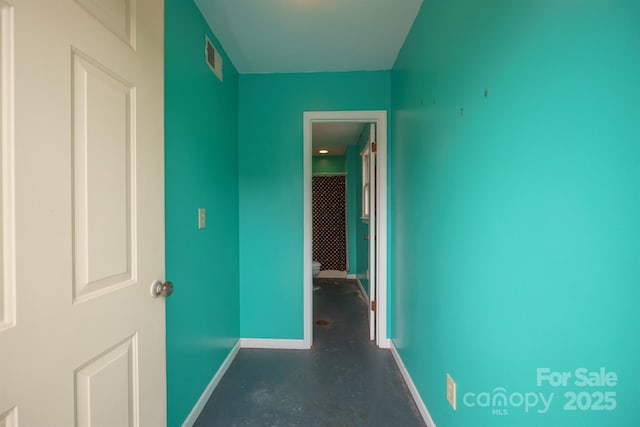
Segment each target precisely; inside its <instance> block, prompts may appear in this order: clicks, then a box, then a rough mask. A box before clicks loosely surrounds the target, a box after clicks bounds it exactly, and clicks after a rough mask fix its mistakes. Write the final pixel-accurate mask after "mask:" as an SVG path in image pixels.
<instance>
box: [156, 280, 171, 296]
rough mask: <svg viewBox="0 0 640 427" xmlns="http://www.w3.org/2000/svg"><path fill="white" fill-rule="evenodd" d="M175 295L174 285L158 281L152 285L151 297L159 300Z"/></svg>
mask: <svg viewBox="0 0 640 427" xmlns="http://www.w3.org/2000/svg"><path fill="white" fill-rule="evenodd" d="M172 293H173V283H171V282H164V283H163V282H161V281H160V280H156V281H155V282H153V283H152V284H151V296H152V297H154V298H158V297H159V296H163V297H165V298H166V297H168V296H170V295H171V294H172Z"/></svg>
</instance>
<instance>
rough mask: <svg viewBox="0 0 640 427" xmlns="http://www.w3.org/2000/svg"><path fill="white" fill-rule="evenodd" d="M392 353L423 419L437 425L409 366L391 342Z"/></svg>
mask: <svg viewBox="0 0 640 427" xmlns="http://www.w3.org/2000/svg"><path fill="white" fill-rule="evenodd" d="M391 354H393V359H394V360H395V361H396V365H398V369H400V373H401V374H402V378H404V382H405V383H406V384H407V387H408V388H409V391H410V392H411V396H413V400H414V401H415V402H416V406H417V407H418V411H419V412H420V415H422V419H423V420H424V422H425V424H426V425H427V427H436V423H435V422H433V418H431V414H429V410H428V409H427V405H425V404H424V401H423V400H422V397H421V396H420V392H419V391H418V389H417V388H416V385H415V384H414V383H413V380H412V379H411V375H409V372H408V371H407V368H406V367H405V366H404V362H403V361H402V358H401V357H400V354H399V353H398V350H397V349H396V346H395V345H393V342H391Z"/></svg>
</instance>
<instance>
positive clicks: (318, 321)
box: [316, 319, 329, 326]
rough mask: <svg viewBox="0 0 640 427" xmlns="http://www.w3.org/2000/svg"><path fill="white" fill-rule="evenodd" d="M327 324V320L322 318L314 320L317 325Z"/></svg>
mask: <svg viewBox="0 0 640 427" xmlns="http://www.w3.org/2000/svg"><path fill="white" fill-rule="evenodd" d="M328 324H329V321H328V320H324V319H320V320H316V325H318V326H327V325H328Z"/></svg>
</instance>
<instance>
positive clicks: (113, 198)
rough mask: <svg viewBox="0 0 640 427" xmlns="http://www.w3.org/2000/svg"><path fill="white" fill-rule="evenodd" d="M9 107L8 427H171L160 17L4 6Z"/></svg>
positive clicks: (5, 255) (100, 1) (0, 36)
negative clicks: (155, 292) (157, 285)
mask: <svg viewBox="0 0 640 427" xmlns="http://www.w3.org/2000/svg"><path fill="white" fill-rule="evenodd" d="M0 96H1V101H0V126H1V129H0V144H1V151H0V155H1V161H0V168H1V170H0V181H1V182H0V192H1V194H0V202H1V204H2V208H1V209H0V215H1V218H0V225H1V226H0V426H3V427H15V426H29V427H31V426H34V427H38V426H43V427H56V426H61V427H68V426H109V427H119V426H163V425H165V424H166V375H165V341H164V336H165V302H164V299H163V298H152V297H151V295H150V291H149V290H150V287H151V284H152V282H153V281H154V280H157V279H160V280H162V278H163V276H164V214H163V212H164V207H163V203H164V200H163V197H164V195H163V187H164V182H163V181H164V177H163V138H164V137H163V2H162V1H161V0H55V1H52V0H0Z"/></svg>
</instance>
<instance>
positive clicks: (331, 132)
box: [311, 122, 366, 156]
mask: <svg viewBox="0 0 640 427" xmlns="http://www.w3.org/2000/svg"><path fill="white" fill-rule="evenodd" d="M365 125H366V123H350V122H327V123H325V122H322V123H313V125H312V130H311V140H312V144H313V148H312V151H313V155H314V156H317V155H320V154H319V153H318V150H320V149H325V150H328V151H329V153H327V154H323V155H325V156H344V154H345V151H346V148H347V146H349V145H355V144H357V143H358V140H359V139H360V135H361V134H362V130H363V129H364V127H365Z"/></svg>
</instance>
